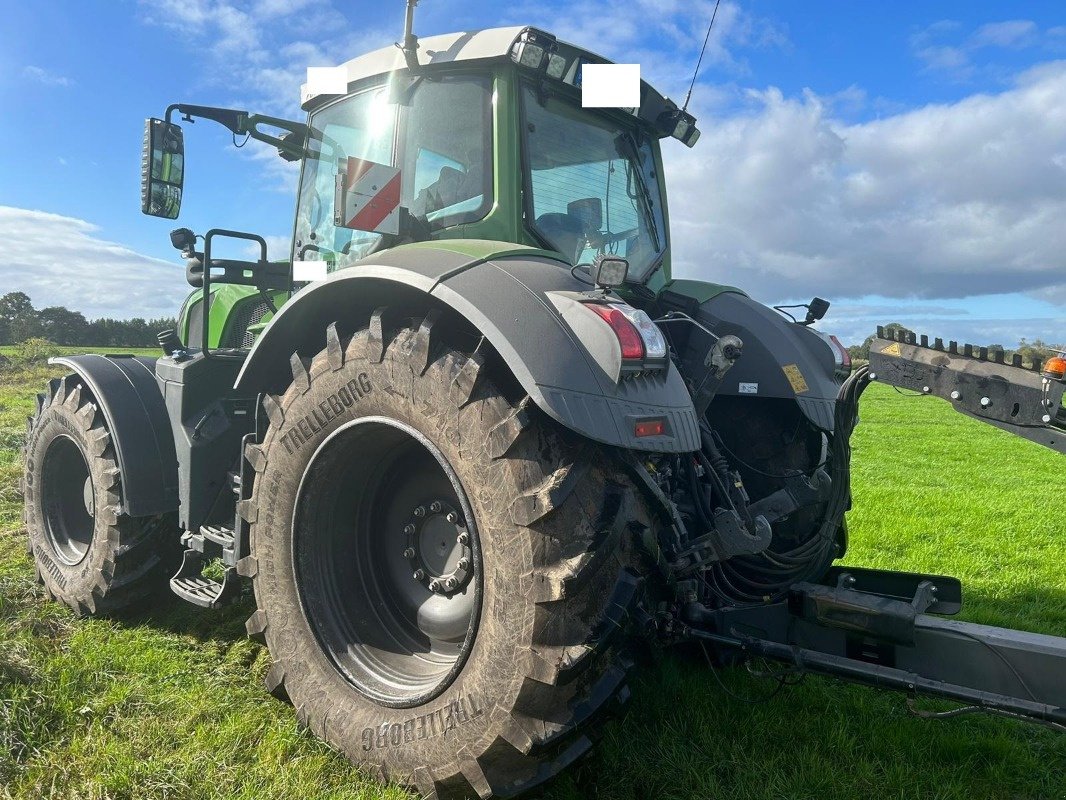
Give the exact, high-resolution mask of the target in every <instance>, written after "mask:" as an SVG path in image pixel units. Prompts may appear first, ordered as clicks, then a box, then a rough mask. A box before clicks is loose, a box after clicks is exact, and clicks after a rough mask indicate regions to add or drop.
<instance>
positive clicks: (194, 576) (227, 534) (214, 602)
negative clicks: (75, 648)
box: [170, 525, 240, 608]
mask: <svg viewBox="0 0 1066 800" xmlns="http://www.w3.org/2000/svg"><path fill="white" fill-rule="evenodd" d="M181 543H182V544H183V545H185V555H184V556H183V557H182V560H181V567H180V568H179V569H178V572H177V574H176V575H175V576H174V577H173V578H171V579H170V589H171V591H173V592H174V594H176V595H177V596H178V597H180V598H181V599H182V600H187V601H188V602H190V603H192V604H193V605H197V606H200V607H201V608H218V607H220V606H222V605H224V604H225V603H227V602H228V601H230V600H232V599H233V598H234V597H236V596H237V594H239V592H240V578H239V577H238V576H237V553H236V548H235V546H234V536H233V531H232V530H231V529H229V528H225V527H222V526H220V525H203V526H201V527H200V529H199V530H197V531H196V532H192V531H187V532H185V533H183V534H182V536H181ZM213 558H221V559H222V565H223V573H222V575H223V577H222V580H221V581H217V580H215V579H214V578H209V577H207V576H206V575H204V574H203V569H204V566H205V565H206V564H207V563H208V562H209V561H210V560H211V559H213Z"/></svg>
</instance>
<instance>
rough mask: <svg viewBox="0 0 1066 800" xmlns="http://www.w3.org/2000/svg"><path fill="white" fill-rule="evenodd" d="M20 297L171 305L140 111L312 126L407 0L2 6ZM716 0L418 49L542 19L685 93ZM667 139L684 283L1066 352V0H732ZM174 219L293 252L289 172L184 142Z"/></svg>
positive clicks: (205, 128) (12, 276) (479, 24)
mask: <svg viewBox="0 0 1066 800" xmlns="http://www.w3.org/2000/svg"><path fill="white" fill-rule="evenodd" d="M2 6H3V11H4V24H3V26H2V27H0V109H3V110H2V111H0V242H3V257H2V258H0V294H3V293H6V292H8V291H14V290H22V291H25V292H26V293H27V294H29V295H30V297H31V298H32V300H33V302H34V304H35V305H36V306H37V307H38V308H41V307H45V306H49V305H65V306H67V307H69V308H71V309H74V310H78V311H82V312H83V313H84V314H85V315H86V316H87V317H89V318H95V317H100V316H114V317H132V316H142V317H158V316H167V315H171V314H173V313H175V312H176V310H177V307H178V305H179V304H180V302H181V300H182V299H183V297H184V296H185V294H186V293H187V292H188V290H189V288H188V286H187V284H186V283H185V281H184V269H183V266H182V264H181V261H180V259H179V258H178V257H177V254H176V253H175V251H174V250H172V249H171V247H170V244H169V237H168V235H167V234H168V232H169V230H170V229H171V228H172V227H175V224H174V223H172V222H171V221H169V220H160V219H155V218H151V217H146V216H143V215H142V214H141V213H140V208H139V191H140V188H139V182H140V149H141V137H142V134H143V126H144V119H145V118H146V117H149V116H162V114H163V111H164V110H165V108H166V106H167V105H168V104H170V103H173V102H187V103H196V104H200V105H217V106H227V107H234V108H243V109H247V110H249V111H252V112H260V113H266V114H272V115H276V116H284V117H288V118H294V119H300V118H301V117H300V114H301V112H300V109H299V87H300V84H301V83H302V82H303V81H304V79H305V75H306V68H307V67H309V66H333V65H336V64H340V63H342V62H344V61H346V60H348V59H349V58H353V57H355V56H356V55H358V54H360V53H363V52H366V51H368V50H370V49H374V48H377V47H383V46H389V45H391V44H392V43H393V42H395V41H397V40H399V39H400V38H401V35H402V25H403V7H404V3H403V0H388V2H382V1H380V0H379V1H378V2H373V3H369V2H364V1H363V0H347V1H345V0H336V2H333V1H332V0H108V2H104V1H103V0H96V1H95V2H84V0H77V1H76V0H54V1H53V2H47V3H25V2H16V1H15V0H2ZM712 8H713V3H712V2H711V1H710V0H659V2H652V1H651V0H629V2H622V1H621V0H570V1H569V2H558V1H557V0H540V1H538V2H526V1H525V0H517V1H516V2H510V3H499V2H486V1H483V0H477V1H476V2H459V1H458V0H423V2H421V3H420V4H419V6H418V11H417V16H416V26H415V27H416V32H417V33H419V34H421V35H431V34H436V33H445V32H450V31H456V30H472V29H477V28H487V27H494V26H497V25H512V24H523V23H528V24H533V25H538V26H541V27H544V28H546V29H547V30H550V31H552V32H553V33H555V34H557V35H558V36H559V37H560V38H563V39H567V40H569V41H573V42H575V43H578V44H581V45H583V46H585V47H588V48H589V49H592V50H594V51H597V52H600V53H602V54H603V55H605V56H607V57H609V58H611V59H613V60H615V61H618V62H621V63H634V62H636V63H639V64H640V65H641V74H642V77H643V78H644V79H645V80H647V81H649V82H650V83H652V84H653V85H654V86H656V88H658V89H659V90H660V91H661V92H663V93H664V94H667V95H669V96H671V97H673V98H674V99H675V100H678V101H681V100H683V98H684V96H685V93H686V91H687V89H688V85H689V81H690V80H691V78H692V71H693V68H694V66H695V63H696V59H697V56H698V55H699V50H700V46H701V45H702V43H703V37H704V34H705V32H706V25H707V22H708V21H709V20H710V17H711V11H712ZM690 110H691V111H693V112H694V113H695V115H696V116H697V118H698V119H699V120H700V128H701V130H702V132H703V136H702V138H701V139H700V141H699V142H698V144H697V145H696V147H695V148H693V149H691V150H689V149H687V148H685V147H684V146H683V145H681V144H680V143H679V142H677V141H674V140H670V139H667V140H664V142H663V157H664V161H665V166H666V181H667V185H668V191H669V200H670V214H671V229H672V230H671V236H672V246H673V269H674V275H675V277H690V278H699V279H703V280H709V281H713V282H717V283H727V284H731V285H734V286H739V287H741V288H743V289H744V290H745V291H747V292H748V293H750V294H751V295H752V296H754V297H755V298H757V299H759V300H761V301H763V302H766V303H772V304H778V303H786V302H798V301H806V300H809V299H810V297H812V296H813V295H819V296H821V297H824V298H826V299H828V300H830V301H831V302H832V304H833V305H832V308H831V309H830V311H829V314H828V315H827V317H826V319H825V321H824V322H823V323H822V325H821V327H822V328H823V329H824V330H827V331H829V332H832V333H837V334H838V335H839V336H841V338H842V339H843V340H844V341H847V342H859V341H861V340H862V339H863V338H864V337H865V336H866V335H868V334H870V333H872V332H873V329H874V327H875V326H876V325H878V324H886V323H888V322H902V323H903V324H905V325H907V326H908V327H910V328H912V329H914V330H916V331H918V332H921V333H927V334H929V335H931V336H941V337H942V338H945V339H957V340H959V341H970V342H974V343H978V344H1006V345H1007V346H1010V345H1013V344H1014V343H1016V342H1017V341H1018V340H1019V339H1020V338H1022V337H1025V338H1027V339H1029V340H1033V339H1043V340H1044V341H1053V342H1062V341H1064V340H1066V9H1064V8H1063V5H1062V3H1061V2H1060V1H1059V0H1050V1H1049V2H1025V3H1020V2H1019V3H1010V4H1004V3H991V2H973V1H972V0H971V2H946V1H945V2H937V3H896V4H880V3H877V4H875V3H855V2H843V1H840V2H836V1H833V0H810V2H806V3H796V2H789V1H788V0H777V1H776V2H771V0H722V2H721V6H720V8H719V10H718V15H717V19H716V21H715V24H714V28H713V29H712V31H711V36H710V40H709V43H708V47H707V53H706V56H705V57H704V60H703V66H702V68H701V72H700V75H699V78H698V80H697V82H696V85H695V88H694V91H693V96H692V102H691V104H690ZM185 128H186V130H185V146H186V165H187V166H186V183H185V197H184V203H183V209H182V217H181V220H180V224H182V225H184V226H187V227H190V228H192V229H194V230H197V231H203V230H206V229H207V228H210V227H219V228H230V229H237V230H248V231H253V232H257V233H260V234H263V235H265V236H267V238H268V241H269V242H270V244H271V252H270V256H271V257H272V258H274V257H281V256H285V255H287V253H286V252H285V250H286V246H287V243H288V241H289V234H290V231H291V228H292V216H293V205H294V197H295V181H296V171H295V169H294V167H293V166H292V165H288V164H286V163H285V162H283V161H282V160H280V159H279V158H278V157H277V156H276V154H275V153H274V152H273V151H271V150H269V149H268V148H266V147H265V146H259V145H258V144H257V143H256V142H251V143H249V145H248V146H247V147H244V148H241V149H235V148H234V147H233V142H232V141H231V137H230V135H229V133H228V132H227V131H225V130H224V129H223V128H221V127H220V126H217V125H215V124H213V123H211V122H207V121H201V122H199V123H197V124H196V125H195V126H189V125H186V126H185Z"/></svg>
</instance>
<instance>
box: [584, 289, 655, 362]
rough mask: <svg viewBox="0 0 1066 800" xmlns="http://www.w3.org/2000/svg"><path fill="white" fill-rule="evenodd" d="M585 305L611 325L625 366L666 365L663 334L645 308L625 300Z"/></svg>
mask: <svg viewBox="0 0 1066 800" xmlns="http://www.w3.org/2000/svg"><path fill="white" fill-rule="evenodd" d="M585 308H587V309H588V310H589V311H591V312H593V313H594V314H596V316H598V317H599V318H600V319H602V320H603V321H604V322H606V323H607V324H608V325H610V326H611V330H612V331H614V335H615V336H616V337H617V338H618V344H619V346H620V347H621V349H622V362H623V364H624V365H625V366H628V367H629V368H630V369H631V370H632V368H633V367H637V368H638V369H659V368H662V367H664V366H665V365H666V337H664V336H663V333H662V331H660V330H659V326H658V325H656V324H655V323H654V322H653V321H652V319H651V317H649V316H648V315H647V314H646V313H645V312H643V311H641V310H640V309H639V308H633V307H632V306H630V305H627V304H626V303H586V304H585ZM627 362H628V363H627ZM649 362H651V363H649Z"/></svg>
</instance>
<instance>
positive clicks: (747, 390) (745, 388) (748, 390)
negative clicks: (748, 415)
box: [737, 383, 759, 394]
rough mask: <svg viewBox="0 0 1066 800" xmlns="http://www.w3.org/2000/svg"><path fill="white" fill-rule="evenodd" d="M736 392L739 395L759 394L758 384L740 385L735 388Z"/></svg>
mask: <svg viewBox="0 0 1066 800" xmlns="http://www.w3.org/2000/svg"><path fill="white" fill-rule="evenodd" d="M737 392H738V393H739V394H758V393H759V384H757V383H741V384H740V385H739V386H738V387H737Z"/></svg>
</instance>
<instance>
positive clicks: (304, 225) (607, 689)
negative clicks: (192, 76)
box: [23, 0, 1066, 798]
mask: <svg viewBox="0 0 1066 800" xmlns="http://www.w3.org/2000/svg"><path fill="white" fill-rule="evenodd" d="M414 4H415V2H414V0H409V3H408V20H407V30H406V32H405V35H404V39H403V42H402V44H401V45H400V46H397V47H388V48H385V49H382V50H378V51H376V52H372V53H369V54H366V55H362V56H360V57H358V58H355V59H354V60H351V61H349V62H347V63H345V64H344V65H342V66H341V67H339V68H337V70H333V71H332V72H331V74H330V76H329V77H331V80H330V81H325V82H323V81H320V80H317V77H321V76H316V79H315V80H310V81H309V82H308V83H307V84H305V86H304V87H303V90H302V106H303V109H304V110H305V111H306V112H307V117H306V121H293V120H286V119H280V118H275V117H268V116H263V115H257V114H251V113H249V112H246V111H243V110H237V109H223V108H214V107H205V106H196V105H187V104H175V105H171V106H170V107H169V108H168V109H167V110H166V113H165V115H164V116H163V117H162V118H159V119H150V120H148V122H147V124H146V130H145V138H144V152H143V163H142V168H143V181H142V211H144V212H145V213H147V214H149V215H153V216H157V217H163V218H167V219H173V218H176V217H177V216H178V212H179V208H180V205H181V199H182V192H183V188H184V177H185V176H184V173H185V163H184V141H183V135H184V131H183V129H182V127H181V126H180V122H182V121H192V120H194V119H202V120H212V121H214V122H217V123H219V124H221V125H222V126H224V127H225V128H227V129H228V130H229V131H231V132H233V133H234V134H235V135H239V136H250V137H252V138H255V139H257V140H259V141H262V142H265V143H267V144H268V145H270V146H271V147H276V148H277V150H278V153H279V156H280V157H281V158H283V159H286V160H288V161H293V162H298V164H299V167H300V177H299V183H298V196H297V199H296V210H295V223H294V227H293V234H292V249H291V251H290V256H289V258H287V259H285V260H283V261H272V260H270V259H269V258H268V254H267V247H266V242H265V240H264V239H263V238H262V237H260V236H258V235H255V234H251V233H246V232H242V231H233V230H224V229H212V230H208V231H207V232H206V233H204V234H202V236H201V235H197V234H195V233H194V232H193V231H191V230H189V229H187V228H178V229H177V230H175V231H174V232H173V233H172V234H171V239H172V243H173V244H174V246H175V247H176V248H177V249H179V250H180V251H181V255H182V257H183V259H184V261H185V265H186V275H187V279H188V281H189V283H190V284H191V285H192V286H193V287H194V290H193V292H192V294H191V295H190V296H189V297H188V299H187V300H186V302H185V304H184V306H183V307H182V308H181V311H180V313H179V316H178V325H177V328H176V330H168V331H164V332H163V333H161V334H160V337H159V340H160V345H161V348H162V355H161V356H160V357H158V358H145V357H134V356H124V355H95V354H94V355H82V356H75V357H60V358H56V359H54V361H55V363H58V364H61V365H63V367H64V368H66V369H67V370H68V371H69V374H68V375H67V376H66V377H64V378H61V379H56V380H53V381H52V382H51V384H50V385H49V387H48V389H47V392H45V393H42V394H41V395H39V401H38V408H37V410H36V413H35V414H34V416H33V417H32V418H31V419H30V422H29V433H28V436H27V441H26V445H25V476H24V482H23V486H24V494H25V522H26V527H27V530H28V540H29V548H30V552H31V553H32V555H33V559H34V561H35V564H36V569H37V573H38V578H39V580H40V581H41V582H42V583H43V585H44V588H45V591H46V592H47V593H48V594H49V596H51V597H52V598H54V599H55V600H57V601H60V602H62V603H65V604H67V605H68V606H70V607H71V608H72V609H74V610H75V611H76V612H78V613H79V614H87V615H89V614H109V613H114V612H116V611H119V610H120V609H126V608H129V607H135V606H137V605H138V604H142V605H143V604H144V603H145V602H146V599H147V598H149V597H151V596H153V594H154V593H156V592H157V591H158V590H159V589H160V588H164V589H165V588H166V586H167V584H168V582H169V587H170V589H171V590H173V592H174V593H176V594H177V595H178V596H179V597H181V598H183V599H184V600H187V601H188V602H190V603H194V604H196V605H198V606H201V607H204V608H208V609H212V608H218V607H219V606H221V605H223V604H225V603H228V602H231V601H233V600H234V599H235V598H238V597H240V596H241V593H242V591H246V587H247V586H248V585H249V584H250V587H251V591H252V593H253V594H254V605H255V611H254V613H252V614H251V616H250V617H249V619H248V621H247V631H248V634H249V635H250V636H251V637H253V638H254V639H256V640H258V641H259V642H261V643H263V644H264V645H265V646H266V647H267V648H268V650H269V655H270V662H271V667H270V669H269V671H268V673H267V675H266V687H267V689H268V690H269V691H270V692H271V693H272V694H273V695H275V696H277V697H278V698H281V699H283V700H287V701H288V702H290V703H291V704H292V705H293V706H294V707H295V710H296V715H297V717H298V719H299V721H300V722H301V723H302V724H303V725H305V726H306V727H308V728H309V729H310V730H311V731H312V732H313V733H314V734H316V735H317V736H319V737H320V738H322V739H324V740H325V741H327V742H328V743H330V744H331V745H332V746H333V747H335V748H337V749H338V750H340V751H341V752H343V753H344V754H345V755H346V756H347V757H348V758H350V759H351V760H352V761H353V762H355V763H356V764H358V765H361V766H362V767H364V768H365V769H366V770H367V771H368V772H369V773H370V774H372V775H377V776H379V777H380V778H381V779H382V780H394V781H398V782H400V783H402V784H404V785H407V786H410V787H411V788H413V789H414V790H415V791H417V792H419V793H420V794H421V796H423V797H442V798H443V797H467V796H479V797H482V798H487V797H492V796H497V797H510V796H514V795H518V794H521V793H523V792H526V791H528V790H530V789H532V788H534V787H537V786H540V785H541V784H543V783H544V782H546V781H548V780H550V779H551V778H552V777H553V776H555V775H557V774H558V773H559V772H560V771H561V770H564V769H566V768H567V767H568V766H569V765H571V764H573V763H575V762H576V761H577V760H578V759H580V758H581V757H582V756H583V755H585V754H586V753H587V752H588V751H589V749H590V748H591V747H592V746H593V743H594V742H595V741H596V739H597V737H598V735H599V734H600V732H601V731H602V729H603V727H604V725H605V724H606V723H607V722H608V721H609V720H610V719H611V718H612V717H613V716H615V715H616V713H618V712H620V711H621V710H623V709H624V706H625V701H626V699H627V698H628V696H629V689H628V688H627V675H628V674H629V672H630V669H631V667H632V666H633V663H634V653H635V652H637V651H638V650H639V649H640V648H647V647H661V646H669V645H675V644H680V643H685V642H689V643H691V642H695V643H699V644H700V645H701V646H702V647H704V648H706V649H707V651H708V652H710V653H712V654H713V655H714V657H715V658H716V659H718V660H719V661H720V662H725V663H729V662H739V661H743V660H746V659H750V658H768V659H774V660H777V661H780V662H784V664H785V665H786V667H785V668H786V669H788V670H805V671H811V672H817V673H823V674H829V675H835V676H839V677H843V678H845V679H849V680H853V681H857V682H864V683H868V684H874V685H878V686H882V687H890V688H896V689H899V690H902V691H905V692H912V693H914V692H918V693H923V694H928V695H934V696H938V697H944V698H950V699H953V700H956V701H959V702H961V703H963V704H965V705H966V706H970V707H976V708H979V709H985V710H992V711H997V712H1001V713H1007V714H1011V715H1014V716H1019V717H1024V718H1027V719H1031V720H1036V721H1040V722H1043V723H1046V724H1050V725H1054V726H1062V725H1063V723H1066V681H1064V680H1063V677H1062V676H1063V674H1066V673H1064V670H1066V639H1061V638H1055V637H1050V636H1043V635H1036V634H1031V633H1025V632H1018V631H1013V630H1006V629H1001V628H992V627H987V626H980V625H974V624H970V623H965V622H958V621H952V620H947V619H944V618H943V615H951V614H953V613H955V612H957V611H958V610H959V608H960V604H961V588H960V584H959V581H958V580H956V579H954V578H950V577H946V576H941V575H927V574H916V573H903V572H888V571H879V570H873V569H861V568H857V567H850V566H849V567H841V566H834V565H833V562H834V561H835V560H837V559H839V558H840V557H841V556H843V555H844V552H845V550H846V548H847V539H848V535H847V526H846V521H845V513H846V512H847V510H848V508H849V506H850V503H851V494H850V491H849V444H848V443H849V436H850V434H851V432H852V430H853V428H854V426H855V425H856V423H857V409H858V401H859V396H860V394H861V393H862V391H863V389H864V388H865V386H866V385H867V384H868V383H869V381H870V379H871V377H872V376H871V374H870V371H869V368H867V367H865V366H863V367H859V368H856V369H853V368H852V365H851V362H850V360H849V358H848V353H847V350H846V349H845V348H844V347H843V346H842V345H841V343H840V342H839V341H838V340H837V339H836V338H835V337H833V336H830V335H827V334H826V333H823V332H822V331H820V330H819V329H818V327H817V323H818V322H819V320H821V319H822V318H823V317H824V316H825V314H826V312H827V310H828V307H829V304H828V303H827V302H826V301H824V300H822V299H820V298H814V299H813V300H812V301H811V302H810V303H809V304H808V305H806V307H805V308H806V312H805V314H802V313H801V314H800V315H797V316H796V317H795V318H793V317H786V316H784V315H782V314H781V313H779V312H778V311H776V310H774V309H772V308H769V307H766V306H764V305H762V304H760V303H758V302H756V301H755V300H753V299H752V298H751V297H749V296H748V295H747V294H745V292H743V291H742V290H741V289H738V288H735V287H732V286H727V285H718V284H712V283H707V282H701V281H696V280H685V279H677V278H673V277H672V276H671V269H670V256H671V250H670V224H669V213H668V206H667V193H666V188H665V175H664V169H663V161H662V155H661V148H663V147H678V146H682V145H684V146H688V147H692V146H693V145H695V144H696V141H697V139H698V138H699V130H698V128H697V126H696V120H695V119H694V118H693V117H692V116H691V115H690V114H689V113H688V112H687V110H686V109H685V108H683V107H680V108H679V107H678V105H677V104H676V103H674V102H673V101H671V100H669V99H667V98H666V97H664V96H663V95H662V94H660V93H659V92H658V91H656V90H655V89H654V88H653V87H652V86H650V85H649V84H647V83H646V82H641V83H640V86H639V104H638V105H636V106H634V107H630V108H586V107H584V106H583V104H582V89H583V86H582V83H583V74H584V72H585V69H586V68H587V67H589V66H592V65H604V64H607V63H608V62H607V60H606V59H604V58H602V57H601V56H598V55H596V54H595V53H593V52H591V51H589V50H586V49H584V48H582V47H578V46H575V45H572V44H568V43H566V42H564V41H561V40H559V39H558V38H556V37H555V36H553V35H551V34H550V33H548V32H547V31H544V30H540V29H537V28H533V27H510V28H499V29H492V30H481V31H474V32H462V33H455V34H448V35H439V36H431V37H424V38H419V37H416V36H415V35H414V33H413V32H412V24H411V17H412V12H413V7H414ZM590 74H591V71H590ZM338 76H339V77H340V81H339V84H340V85H337V78H338ZM326 83H328V84H329V85H325V84H326ZM227 240H228V241H230V243H231V246H232V242H233V240H237V241H238V244H240V246H242V247H250V248H252V249H255V250H257V251H258V257H257V258H250V259H248V260H240V259H228V258H221V257H218V256H217V253H218V252H219V250H220V244H221V243H222V242H223V241H227ZM248 252H251V249H250V250H248ZM213 253H214V254H213ZM1058 396H1059V398H1060V400H1061V391H1060V392H1059V395H1058Z"/></svg>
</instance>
